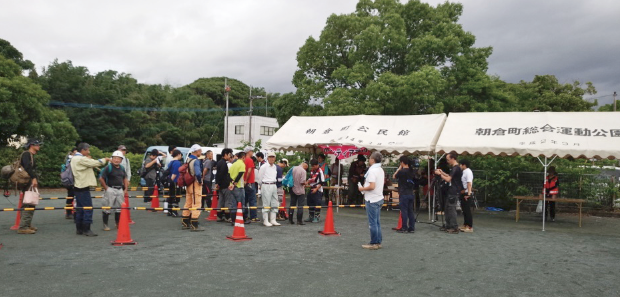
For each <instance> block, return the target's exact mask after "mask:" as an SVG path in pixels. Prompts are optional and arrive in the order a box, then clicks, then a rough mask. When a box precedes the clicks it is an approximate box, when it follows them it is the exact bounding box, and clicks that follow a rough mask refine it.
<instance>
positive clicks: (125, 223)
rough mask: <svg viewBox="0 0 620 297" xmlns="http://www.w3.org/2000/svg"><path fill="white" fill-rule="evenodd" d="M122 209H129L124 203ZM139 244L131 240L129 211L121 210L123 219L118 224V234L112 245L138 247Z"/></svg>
mask: <svg viewBox="0 0 620 297" xmlns="http://www.w3.org/2000/svg"><path fill="white" fill-rule="evenodd" d="M122 207H128V206H127V204H125V203H123V205H122ZM136 244H138V243H137V242H135V241H134V240H133V239H131V231H130V230H129V209H126V208H123V209H121V219H120V221H119V223H118V232H117V233H116V240H115V241H112V245H115V246H119V245H136Z"/></svg>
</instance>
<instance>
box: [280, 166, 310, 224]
mask: <svg viewBox="0 0 620 297" xmlns="http://www.w3.org/2000/svg"><path fill="white" fill-rule="evenodd" d="M307 171H308V163H307V162H306V161H303V163H301V164H299V166H295V167H293V168H291V169H290V170H289V172H288V173H287V174H286V178H285V180H286V181H287V182H288V183H287V184H285V186H286V187H289V189H290V191H289V193H290V196H291V202H290V204H289V206H290V207H293V206H296V207H297V225H305V223H304V222H303V217H304V206H305V205H306V173H307ZM289 174H290V179H289ZM289 180H290V182H289ZM294 212H295V209H292V208H290V209H289V211H288V221H289V223H291V225H292V224H294V223H293V214H294Z"/></svg>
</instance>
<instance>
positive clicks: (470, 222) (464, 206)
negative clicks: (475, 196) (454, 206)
mask: <svg viewBox="0 0 620 297" xmlns="http://www.w3.org/2000/svg"><path fill="white" fill-rule="evenodd" d="M471 199H472V198H471V197H469V198H468V199H467V200H465V195H461V210H463V219H464V222H463V224H464V225H467V226H469V227H473V226H474V219H473V217H472V214H471Z"/></svg>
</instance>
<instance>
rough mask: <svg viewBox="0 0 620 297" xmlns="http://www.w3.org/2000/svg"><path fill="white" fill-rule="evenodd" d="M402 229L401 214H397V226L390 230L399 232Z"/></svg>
mask: <svg viewBox="0 0 620 297" xmlns="http://www.w3.org/2000/svg"><path fill="white" fill-rule="evenodd" d="M402 228H403V213H402V212H399V214H398V226H396V228H392V230H400V229H402Z"/></svg>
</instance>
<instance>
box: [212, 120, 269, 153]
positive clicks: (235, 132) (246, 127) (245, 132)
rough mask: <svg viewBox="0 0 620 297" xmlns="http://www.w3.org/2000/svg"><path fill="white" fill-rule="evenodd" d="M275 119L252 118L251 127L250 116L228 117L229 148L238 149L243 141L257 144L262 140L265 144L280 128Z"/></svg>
mask: <svg viewBox="0 0 620 297" xmlns="http://www.w3.org/2000/svg"><path fill="white" fill-rule="evenodd" d="M279 127H280V126H279V125H278V121H277V120H276V119H275V118H268V117H261V116H252V126H251V127H250V117H249V116H229V117H228V147H229V148H237V147H240V146H241V145H242V143H241V142H242V141H249V142H250V143H255V142H256V141H258V140H259V139H262V143H263V144H264V143H265V142H267V140H269V138H271V136H273V134H275V132H276V131H275V130H276V129H277V128H279ZM224 138H226V134H224ZM216 146H217V147H223V146H224V144H223V143H218V144H217V145H216Z"/></svg>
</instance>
